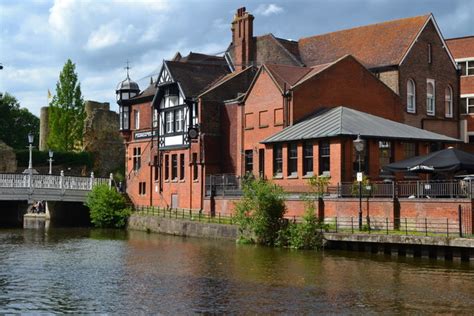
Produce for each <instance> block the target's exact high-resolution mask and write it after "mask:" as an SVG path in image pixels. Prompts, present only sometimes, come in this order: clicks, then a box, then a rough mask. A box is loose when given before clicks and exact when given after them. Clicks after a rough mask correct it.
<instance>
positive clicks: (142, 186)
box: [138, 182, 146, 195]
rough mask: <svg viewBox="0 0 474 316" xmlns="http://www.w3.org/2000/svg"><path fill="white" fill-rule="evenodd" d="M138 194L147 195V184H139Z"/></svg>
mask: <svg viewBox="0 0 474 316" xmlns="http://www.w3.org/2000/svg"><path fill="white" fill-rule="evenodd" d="M138 194H139V195H146V182H139V183H138Z"/></svg>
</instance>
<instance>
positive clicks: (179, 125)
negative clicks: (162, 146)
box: [174, 109, 184, 132]
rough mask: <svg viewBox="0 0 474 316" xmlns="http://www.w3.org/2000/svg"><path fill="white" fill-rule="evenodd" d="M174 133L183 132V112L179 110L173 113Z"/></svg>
mask: <svg viewBox="0 0 474 316" xmlns="http://www.w3.org/2000/svg"><path fill="white" fill-rule="evenodd" d="M174 115H175V122H174V123H175V127H174V131H175V132H182V131H183V130H184V110H183V109H180V110H177V111H175V114H174Z"/></svg>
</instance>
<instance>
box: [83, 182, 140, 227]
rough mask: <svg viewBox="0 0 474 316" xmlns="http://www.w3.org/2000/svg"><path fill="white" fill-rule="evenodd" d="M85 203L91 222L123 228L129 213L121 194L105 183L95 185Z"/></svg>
mask: <svg viewBox="0 0 474 316" xmlns="http://www.w3.org/2000/svg"><path fill="white" fill-rule="evenodd" d="M85 205H86V206H87V207H89V209H90V217H91V222H92V224H94V226H96V227H101V228H112V227H114V228H123V227H125V225H126V224H127V219H128V217H129V216H130V214H131V210H130V209H129V208H127V203H126V200H125V198H124V197H123V195H121V194H120V193H119V192H117V191H116V190H115V189H114V188H109V186H108V185H106V184H101V185H97V186H95V187H94V188H93V189H92V191H91V192H90V193H89V194H88V195H87V200H86V203H85Z"/></svg>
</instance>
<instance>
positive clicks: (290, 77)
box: [265, 64, 312, 90]
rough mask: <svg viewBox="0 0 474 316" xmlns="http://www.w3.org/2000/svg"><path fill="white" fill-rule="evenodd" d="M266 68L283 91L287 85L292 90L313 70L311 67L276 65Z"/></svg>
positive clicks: (267, 65) (266, 66) (266, 65)
mask: <svg viewBox="0 0 474 316" xmlns="http://www.w3.org/2000/svg"><path fill="white" fill-rule="evenodd" d="M265 68H266V69H267V70H268V71H269V72H270V74H271V76H272V77H273V79H274V80H275V81H276V84H278V86H279V87H280V89H281V90H283V89H284V87H285V85H286V88H290V87H291V86H293V85H294V84H296V83H297V82H298V81H299V80H300V79H301V78H303V77H304V76H305V75H306V74H307V73H309V72H311V70H312V68H309V67H296V66H288V65H276V64H265Z"/></svg>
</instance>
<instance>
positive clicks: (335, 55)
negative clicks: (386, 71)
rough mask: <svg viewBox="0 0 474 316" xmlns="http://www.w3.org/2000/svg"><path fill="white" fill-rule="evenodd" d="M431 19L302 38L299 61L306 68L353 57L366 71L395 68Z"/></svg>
mask: <svg viewBox="0 0 474 316" xmlns="http://www.w3.org/2000/svg"><path fill="white" fill-rule="evenodd" d="M429 17H430V15H422V16H416V17H411V18H405V19H400V20H394V21H388V22H383V23H377V24H372V25H366V26H361V27H357V28H352V29H348V30H342V31H338V32H333V33H328V34H323V35H316V36H312V37H307V38H302V39H300V40H299V41H298V44H299V54H300V57H301V60H302V61H303V62H304V63H305V64H306V65H308V66H312V65H317V64H325V63H329V62H331V61H334V60H336V59H339V58H341V57H342V56H344V55H346V54H350V55H353V56H354V57H355V58H357V59H358V60H360V61H361V62H362V63H363V64H364V65H365V66H366V67H367V68H373V67H382V66H391V65H398V64H399V63H400V61H401V59H402V58H403V56H404V55H405V53H406V52H407V50H408V49H409V47H410V45H411V44H412V42H413V41H414V40H415V38H416V36H417V35H418V33H419V31H420V30H421V28H422V27H423V26H424V25H425V23H426V21H427V20H428V18H429Z"/></svg>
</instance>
